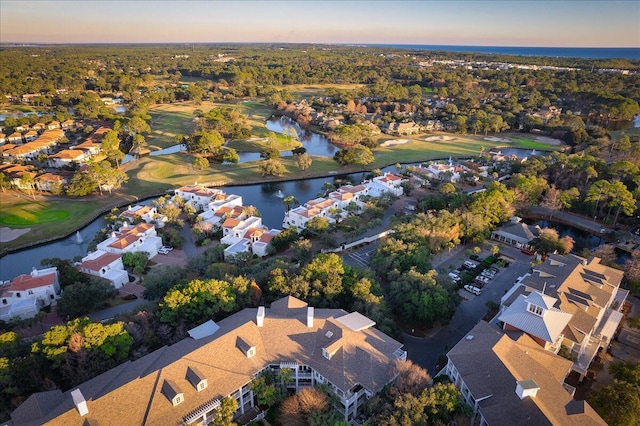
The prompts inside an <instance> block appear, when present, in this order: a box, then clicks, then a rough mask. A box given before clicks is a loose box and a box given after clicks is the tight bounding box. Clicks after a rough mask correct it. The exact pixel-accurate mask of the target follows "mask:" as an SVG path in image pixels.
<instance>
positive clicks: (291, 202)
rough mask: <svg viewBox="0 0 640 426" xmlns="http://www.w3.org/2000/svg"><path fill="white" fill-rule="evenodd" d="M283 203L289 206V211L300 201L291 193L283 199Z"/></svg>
mask: <svg viewBox="0 0 640 426" xmlns="http://www.w3.org/2000/svg"><path fill="white" fill-rule="evenodd" d="M282 203H283V204H284V205H285V206H286V207H287V211H289V210H291V206H293V205H296V204H299V203H300V202H299V201H298V200H296V197H294V196H293V195H289V196H286V197H284V198H283V199H282Z"/></svg>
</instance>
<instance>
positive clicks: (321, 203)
mask: <svg viewBox="0 0 640 426" xmlns="http://www.w3.org/2000/svg"><path fill="white" fill-rule="evenodd" d="M335 208H338V201H336V200H334V199H327V198H323V197H320V198H316V199H313V200H310V201H307V202H306V203H305V204H303V205H301V206H298V207H296V208H294V209H291V210H289V211H287V212H286V213H285V214H284V219H283V221H282V227H283V228H289V227H290V226H295V227H296V229H297V230H298V231H302V230H303V229H305V228H306V227H307V223H308V222H309V221H310V220H311V219H313V218H316V217H324V218H326V219H327V220H328V221H329V223H335V219H334V218H333V217H332V215H331V214H330V212H329V210H331V209H335Z"/></svg>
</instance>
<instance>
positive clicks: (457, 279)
mask: <svg viewBox="0 0 640 426" xmlns="http://www.w3.org/2000/svg"><path fill="white" fill-rule="evenodd" d="M449 278H451V279H452V280H453V281H454V282H458V281H460V280H461V278H460V275H458V274H454V273H453V272H449Z"/></svg>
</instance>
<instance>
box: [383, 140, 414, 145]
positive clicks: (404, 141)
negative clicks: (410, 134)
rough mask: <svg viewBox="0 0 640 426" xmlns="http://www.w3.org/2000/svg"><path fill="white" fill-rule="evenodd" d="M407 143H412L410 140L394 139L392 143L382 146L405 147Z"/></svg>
mask: <svg viewBox="0 0 640 426" xmlns="http://www.w3.org/2000/svg"><path fill="white" fill-rule="evenodd" d="M406 143H411V140H409V139H392V140H390V141H384V142H382V143H381V144H380V146H393V145H404V144H406Z"/></svg>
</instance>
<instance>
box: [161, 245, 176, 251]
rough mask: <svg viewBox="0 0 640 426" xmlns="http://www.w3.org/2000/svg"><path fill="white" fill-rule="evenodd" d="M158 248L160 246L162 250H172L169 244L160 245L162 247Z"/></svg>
mask: <svg viewBox="0 0 640 426" xmlns="http://www.w3.org/2000/svg"><path fill="white" fill-rule="evenodd" d="M160 248H161V249H162V250H166V251H171V250H173V247H171V246H162V247H160Z"/></svg>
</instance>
